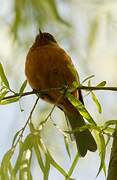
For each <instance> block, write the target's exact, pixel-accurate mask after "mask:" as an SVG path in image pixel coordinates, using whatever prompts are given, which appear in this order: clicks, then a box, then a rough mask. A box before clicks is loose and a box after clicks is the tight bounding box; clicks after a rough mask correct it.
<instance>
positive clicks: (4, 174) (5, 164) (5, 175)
mask: <svg viewBox="0 0 117 180" xmlns="http://www.w3.org/2000/svg"><path fill="white" fill-rule="evenodd" d="M13 152H14V151H13V149H10V150H9V151H8V152H7V153H6V154H5V155H4V157H3V159H2V163H1V179H3V180H9V164H10V159H11V157H12V155H13Z"/></svg>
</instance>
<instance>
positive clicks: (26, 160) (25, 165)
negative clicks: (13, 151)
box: [19, 149, 32, 180]
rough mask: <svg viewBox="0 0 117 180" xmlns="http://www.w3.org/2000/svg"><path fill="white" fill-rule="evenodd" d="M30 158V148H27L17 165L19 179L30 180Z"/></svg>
mask: <svg viewBox="0 0 117 180" xmlns="http://www.w3.org/2000/svg"><path fill="white" fill-rule="evenodd" d="M31 158H32V150H31V149H30V150H29V149H27V150H26V151H25V152H24V153H23V156H22V160H21V163H20V167H19V179H23V180H31V179H32V175H31V171H30V165H31Z"/></svg>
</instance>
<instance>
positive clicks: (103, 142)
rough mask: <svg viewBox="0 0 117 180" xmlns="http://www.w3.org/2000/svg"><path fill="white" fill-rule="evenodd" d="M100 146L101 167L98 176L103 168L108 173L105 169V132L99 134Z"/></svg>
mask: <svg viewBox="0 0 117 180" xmlns="http://www.w3.org/2000/svg"><path fill="white" fill-rule="evenodd" d="M99 140H100V146H99V155H100V167H99V170H98V173H97V176H98V175H99V174H100V172H101V170H102V169H103V171H104V173H105V175H106V169H105V153H106V143H105V139H104V136H103V134H99Z"/></svg>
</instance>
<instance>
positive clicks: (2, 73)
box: [0, 63, 10, 89]
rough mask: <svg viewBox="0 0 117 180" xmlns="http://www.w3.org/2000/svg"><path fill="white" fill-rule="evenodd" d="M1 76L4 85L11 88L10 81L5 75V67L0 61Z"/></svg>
mask: <svg viewBox="0 0 117 180" xmlns="http://www.w3.org/2000/svg"><path fill="white" fill-rule="evenodd" d="M0 77H1V79H2V82H3V83H4V85H5V86H6V87H7V88H8V89H9V88H10V86H9V82H8V80H7V77H6V75H5V72H4V69H3V66H2V64H1V63H0Z"/></svg>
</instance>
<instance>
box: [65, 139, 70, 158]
mask: <svg viewBox="0 0 117 180" xmlns="http://www.w3.org/2000/svg"><path fill="white" fill-rule="evenodd" d="M64 142H65V148H66V151H67V154H68V156H69V158H70V159H71V154H70V149H69V144H68V140H67V137H66V136H64Z"/></svg>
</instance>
